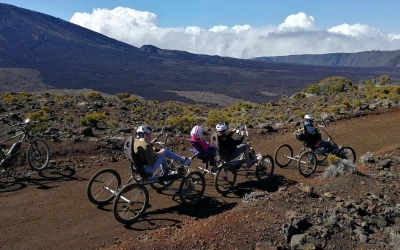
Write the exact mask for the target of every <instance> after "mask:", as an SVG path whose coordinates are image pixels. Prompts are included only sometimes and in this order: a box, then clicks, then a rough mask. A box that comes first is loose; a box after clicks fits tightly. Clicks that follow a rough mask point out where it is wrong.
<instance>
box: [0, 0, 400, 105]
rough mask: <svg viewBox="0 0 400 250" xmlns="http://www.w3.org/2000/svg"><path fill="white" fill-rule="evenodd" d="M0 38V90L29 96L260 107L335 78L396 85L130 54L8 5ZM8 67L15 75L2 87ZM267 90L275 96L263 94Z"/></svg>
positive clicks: (354, 75) (187, 56) (1, 12)
mask: <svg viewBox="0 0 400 250" xmlns="http://www.w3.org/2000/svg"><path fill="white" fill-rule="evenodd" d="M0 35H1V36H0V58H1V60H0V69H3V70H2V71H0V74H2V75H0V91H11V90H13V91H24V90H26V89H29V90H32V91H34V90H43V86H46V87H47V86H50V87H52V88H54V89H65V88H68V89H93V90H97V91H100V92H104V93H107V94H115V93H119V92H129V93H132V94H135V95H138V96H142V97H143V98H145V99H149V100H159V101H168V100H174V101H182V102H186V103H195V102H196V101H195V100H194V99H191V98H189V97H185V96H182V95H179V94H178V93H177V91H191V92H195V93H198V94H199V95H203V94H207V93H213V94H218V95H221V94H222V95H225V96H228V97H232V98H236V99H244V100H248V101H252V102H256V103H263V102H268V101H270V100H274V99H277V97H278V96H280V95H292V94H293V93H295V92H298V91H300V90H301V89H303V88H304V87H306V86H307V85H308V84H310V83H315V82H318V81H320V80H321V79H324V78H326V77H331V76H335V75H338V76H343V77H347V78H349V79H351V80H352V81H354V82H358V81H359V80H362V79H370V77H371V75H375V76H379V75H382V74H388V75H390V76H391V78H392V80H393V81H400V72H397V71H396V70H394V69H391V68H388V69H382V68H375V69H363V68H351V69H349V68H340V67H338V68H331V67H321V66H318V67H316V66H307V65H293V64H284V63H268V62H258V61H253V60H245V59H235V58H230V57H221V56H209V55H197V54H193V53H189V52H185V51H176V50H165V49H160V48H157V47H155V46H152V45H146V46H142V47H141V48H137V47H135V46H131V45H129V44H126V43H123V42H120V41H117V40H115V39H112V38H109V37H107V36H104V35H102V34H99V33H97V32H94V31H92V30H89V29H86V28H83V27H80V26H78V25H75V24H72V23H69V22H66V21H63V20H61V19H59V18H56V17H52V16H49V15H46V14H42V13H39V12H35V11H31V10H27V9H22V8H19V7H16V6H12V5H8V4H0ZM8 69H12V73H13V74H20V77H16V78H15V79H17V80H13V81H11V82H10V81H9V80H7V79H8V77H7V74H10V70H8ZM18 69H21V70H20V71H18ZM30 70H36V71H37V72H39V73H38V74H36V73H35V75H36V76H37V77H36V78H40V79H35V81H34V82H33V83H32V84H30V85H29V86H25V85H24V84H21V82H19V81H18V79H21V78H27V77H28V75H27V73H26V72H29V71H30ZM2 72H3V73H2ZM39 80H40V81H39ZM25 82H26V81H25ZM37 82H40V84H36V83H37ZM26 84H28V83H26ZM35 86H38V87H37V89H35ZM267 92H268V93H274V94H275V95H265V94H263V93H267ZM216 101H218V100H216Z"/></svg>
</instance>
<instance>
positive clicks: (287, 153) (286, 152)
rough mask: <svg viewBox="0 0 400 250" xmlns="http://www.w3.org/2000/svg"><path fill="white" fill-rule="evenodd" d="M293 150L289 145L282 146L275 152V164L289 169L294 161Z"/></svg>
mask: <svg viewBox="0 0 400 250" xmlns="http://www.w3.org/2000/svg"><path fill="white" fill-rule="evenodd" d="M292 157H293V149H292V147H291V146H290V145H288V144H283V145H280V146H279V147H278V148H277V149H276V151H275V162H276V165H278V166H279V167H281V168H284V167H287V166H288V165H289V164H290V162H291V161H292V159H291V158H292Z"/></svg>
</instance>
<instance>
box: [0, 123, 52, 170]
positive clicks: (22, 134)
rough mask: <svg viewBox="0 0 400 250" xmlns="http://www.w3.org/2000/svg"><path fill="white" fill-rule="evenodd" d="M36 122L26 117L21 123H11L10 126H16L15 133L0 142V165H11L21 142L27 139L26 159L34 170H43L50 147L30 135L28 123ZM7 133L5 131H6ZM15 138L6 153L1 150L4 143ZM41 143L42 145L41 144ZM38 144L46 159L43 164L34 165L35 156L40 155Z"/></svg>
mask: <svg viewBox="0 0 400 250" xmlns="http://www.w3.org/2000/svg"><path fill="white" fill-rule="evenodd" d="M35 123H38V121H31V120H30V119H26V120H25V122H23V123H17V124H13V125H11V126H12V127H18V130H17V132H19V133H17V134H16V135H13V136H11V137H10V138H8V139H6V140H4V141H1V142H0V167H1V168H4V169H5V168H7V167H9V166H11V165H12V162H13V160H15V159H16V157H17V155H18V152H19V150H20V148H21V144H22V143H23V142H25V141H26V139H28V144H29V146H28V148H27V159H28V163H29V166H30V167H31V168H32V169H33V170H35V171H39V172H40V171H43V170H45V169H46V168H47V167H48V166H49V163H50V148H49V146H48V145H47V143H46V142H45V141H44V140H42V139H39V138H37V137H36V136H34V135H32V134H31V132H30V129H29V125H30V124H35ZM6 134H7V133H6ZM15 138H19V140H18V141H17V142H15V143H14V144H13V145H12V146H11V147H10V148H9V150H8V152H7V153H4V152H3V147H4V145H5V143H7V142H9V141H12V140H14V139H15ZM41 144H42V145H41ZM39 146H42V147H43V148H44V150H45V151H46V152H45V153H46V156H45V157H46V159H45V161H44V163H43V164H41V165H40V166H37V165H36V161H37V159H36V158H37V157H38V156H39V157H42V153H43V152H41V151H40V149H39Z"/></svg>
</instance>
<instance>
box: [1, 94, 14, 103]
mask: <svg viewBox="0 0 400 250" xmlns="http://www.w3.org/2000/svg"><path fill="white" fill-rule="evenodd" d="M1 101H2V102H5V103H13V102H17V101H18V99H17V97H15V96H14V95H13V94H12V93H10V92H6V93H4V94H3V96H2V98H1Z"/></svg>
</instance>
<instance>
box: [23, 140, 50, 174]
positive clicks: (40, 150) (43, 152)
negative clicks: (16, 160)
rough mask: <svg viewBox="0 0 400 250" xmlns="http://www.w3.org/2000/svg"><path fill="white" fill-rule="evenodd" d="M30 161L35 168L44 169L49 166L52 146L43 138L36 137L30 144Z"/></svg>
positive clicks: (37, 169) (30, 164)
mask: <svg viewBox="0 0 400 250" xmlns="http://www.w3.org/2000/svg"><path fill="white" fill-rule="evenodd" d="M27 155H28V156H27V157H28V162H29V166H31V168H32V169H33V170H36V171H42V170H44V169H46V168H47V167H48V166H49V162H50V148H49V146H48V145H47V143H46V142H45V141H43V140H42V139H36V140H34V141H32V142H31V143H30V144H29V147H28V154H27Z"/></svg>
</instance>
